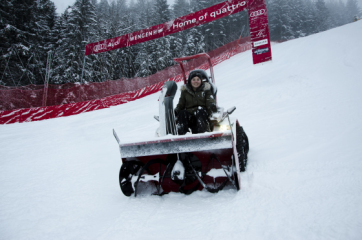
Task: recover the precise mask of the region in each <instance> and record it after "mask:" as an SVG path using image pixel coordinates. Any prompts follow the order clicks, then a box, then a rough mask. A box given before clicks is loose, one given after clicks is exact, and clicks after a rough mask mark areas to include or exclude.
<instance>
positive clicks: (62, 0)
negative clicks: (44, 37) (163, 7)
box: [53, 0, 362, 14]
mask: <svg viewBox="0 0 362 240" xmlns="http://www.w3.org/2000/svg"><path fill="white" fill-rule="evenodd" d="M98 1H99V0H98ZM174 1H175V0H167V2H168V4H170V5H172V4H173V3H174ZM327 1H328V0H327ZM329 1H333V0H329ZM344 1H347V0H344ZM53 2H54V3H55V6H56V7H57V13H58V14H61V13H63V12H64V11H65V9H66V8H67V7H68V6H69V5H73V4H74V2H75V0H53ZM357 2H358V3H359V6H360V8H362V0H357Z"/></svg>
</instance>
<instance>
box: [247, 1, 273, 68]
mask: <svg viewBox="0 0 362 240" xmlns="http://www.w3.org/2000/svg"><path fill="white" fill-rule="evenodd" d="M249 24H250V38H251V42H252V44H253V46H252V47H253V50H252V52H253V62H254V64H258V63H262V62H266V61H269V60H271V59H272V56H271V47H270V36H269V26H268V16H267V9H266V4H265V0H249Z"/></svg>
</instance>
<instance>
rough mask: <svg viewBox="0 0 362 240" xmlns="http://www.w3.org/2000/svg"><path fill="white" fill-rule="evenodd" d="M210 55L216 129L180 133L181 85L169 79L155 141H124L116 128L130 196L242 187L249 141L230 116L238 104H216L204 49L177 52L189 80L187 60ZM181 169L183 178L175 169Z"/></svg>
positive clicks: (125, 189)
mask: <svg viewBox="0 0 362 240" xmlns="http://www.w3.org/2000/svg"><path fill="white" fill-rule="evenodd" d="M196 58H206V59H207V61H208V64H209V69H210V75H211V76H209V75H208V74H207V73H206V71H204V70H201V69H196V70H193V71H199V72H200V73H202V75H203V81H207V82H208V83H209V84H210V85H211V90H212V94H213V96H214V98H215V102H216V106H217V112H215V113H214V114H213V115H212V117H211V119H210V126H211V132H205V133H200V134H186V135H181V136H178V134H177V119H176V118H175V114H174V107H173V100H174V97H175V94H176V91H177V85H176V83H175V82H173V81H169V82H166V83H165V84H164V86H163V89H162V91H161V92H160V96H159V116H155V119H156V120H157V121H159V127H158V129H157V130H156V137H155V138H154V139H153V140H150V141H143V142H132V143H122V142H121V141H120V139H119V138H118V136H117V133H116V132H115V131H114V130H113V134H114V136H115V138H116V140H117V142H118V144H119V148H120V152H121V158H122V166H121V169H120V172H119V184H120V187H121V190H122V192H123V194H124V195H126V196H133V195H134V196H137V195H147V194H154V195H163V194H167V193H170V192H181V193H184V194H191V193H192V192H194V191H196V190H203V189H205V190H206V191H209V192H212V193H216V192H218V191H220V190H222V189H223V188H225V187H227V188H229V189H230V188H235V189H236V190H239V189H240V172H244V171H245V168H246V164H247V154H248V151H249V142H248V137H247V135H246V133H245V132H244V130H243V128H242V126H241V125H240V123H239V121H238V120H237V119H234V118H232V117H231V114H232V113H233V112H234V111H235V109H236V108H235V107H230V108H228V109H227V110H225V109H224V108H223V107H219V106H218V105H217V88H216V85H215V77H214V72H213V67H212V64H211V59H210V57H209V55H207V54H205V53H201V54H197V55H193V56H188V57H182V58H175V59H174V60H175V61H176V62H178V63H179V64H180V67H181V69H182V73H183V78H184V82H185V84H186V81H187V78H186V72H185V65H184V64H185V61H188V60H192V59H196ZM175 171H178V178H177V179H175V178H173V172H175Z"/></svg>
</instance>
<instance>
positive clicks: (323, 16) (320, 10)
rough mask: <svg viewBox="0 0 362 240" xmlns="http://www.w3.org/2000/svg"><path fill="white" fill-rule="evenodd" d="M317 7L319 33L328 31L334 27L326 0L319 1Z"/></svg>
mask: <svg viewBox="0 0 362 240" xmlns="http://www.w3.org/2000/svg"><path fill="white" fill-rule="evenodd" d="M315 6H316V27H317V32H321V31H326V30H327V29H329V28H330V26H331V25H332V24H331V21H330V15H329V10H328V8H327V7H326V3H325V1H324V0H317V1H316V3H315Z"/></svg>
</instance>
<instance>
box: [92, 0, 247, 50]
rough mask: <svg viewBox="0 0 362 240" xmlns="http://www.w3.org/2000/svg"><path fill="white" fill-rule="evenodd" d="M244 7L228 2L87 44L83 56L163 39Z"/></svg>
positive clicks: (244, 1)
mask: <svg viewBox="0 0 362 240" xmlns="http://www.w3.org/2000/svg"><path fill="white" fill-rule="evenodd" d="M246 7H247V0H228V1H225V2H222V3H219V4H216V5H213V6H211V7H209V8H205V9H202V10H200V11H197V12H194V13H190V14H188V15H186V16H183V17H179V18H176V19H174V20H171V21H168V22H166V23H163V24H159V25H156V26H152V27H149V28H146V29H143V30H140V31H137V32H133V33H128V34H125V35H123V36H120V37H115V38H112V39H106V40H103V41H100V42H96V43H89V44H87V46H86V47H85V55H90V54H97V53H102V52H107V51H110V50H115V49H118V48H123V47H128V46H132V45H135V44H138V43H142V42H146V41H150V40H153V39H156V38H160V37H164V36H167V35H170V34H173V33H177V32H180V31H183V30H186V29H189V28H192V27H196V26H199V25H202V24H205V23H208V22H212V21H214V20H217V19H219V18H223V17H226V16H229V15H232V14H234V13H238V12H240V11H243V10H244V9H245V8H246Z"/></svg>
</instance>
